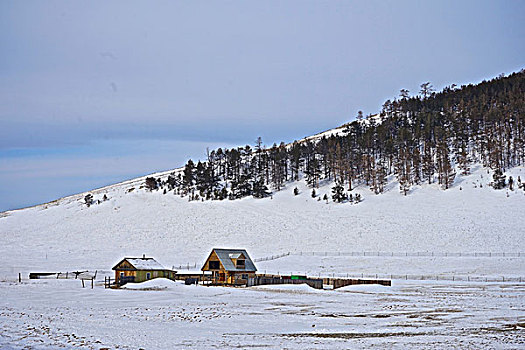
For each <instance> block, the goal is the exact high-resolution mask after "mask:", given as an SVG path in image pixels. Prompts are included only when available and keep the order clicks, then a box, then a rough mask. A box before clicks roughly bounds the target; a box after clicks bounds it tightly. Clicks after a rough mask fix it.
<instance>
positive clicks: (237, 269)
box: [201, 248, 257, 284]
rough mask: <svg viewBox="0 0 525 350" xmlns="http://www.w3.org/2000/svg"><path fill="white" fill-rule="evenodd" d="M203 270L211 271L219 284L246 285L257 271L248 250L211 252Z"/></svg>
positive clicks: (217, 250)
mask: <svg viewBox="0 0 525 350" xmlns="http://www.w3.org/2000/svg"><path fill="white" fill-rule="evenodd" d="M201 270H202V271H211V273H212V280H213V282H214V283H217V284H246V283H247V282H248V278H250V277H255V272H256V271H257V269H256V268H255V265H254V263H253V261H252V259H251V258H250V256H249V255H248V253H247V252H246V250H244V249H218V248H214V249H213V250H212V251H211V253H210V255H209V256H208V259H206V262H205V263H204V266H203V267H202V269H201Z"/></svg>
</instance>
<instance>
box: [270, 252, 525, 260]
mask: <svg viewBox="0 0 525 350" xmlns="http://www.w3.org/2000/svg"><path fill="white" fill-rule="evenodd" d="M291 254H292V255H304V256H358V257H359V256H365V257H366V256H370V257H374V256H380V257H445V258H447V257H449V258H524V257H525V253H523V252H514V253H506V252H380V251H377V252H373V251H363V252H293V253H291ZM286 255H290V253H287V254H286ZM286 255H283V256H286ZM261 261H263V260H261Z"/></svg>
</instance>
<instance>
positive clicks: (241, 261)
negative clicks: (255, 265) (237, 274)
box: [237, 260, 246, 269]
mask: <svg viewBox="0 0 525 350" xmlns="http://www.w3.org/2000/svg"><path fill="white" fill-rule="evenodd" d="M245 266H246V265H245V262H244V260H237V268H239V269H244V267H245Z"/></svg>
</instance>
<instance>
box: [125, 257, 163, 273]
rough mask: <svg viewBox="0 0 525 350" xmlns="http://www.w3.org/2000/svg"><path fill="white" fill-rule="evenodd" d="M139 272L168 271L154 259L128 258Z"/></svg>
mask: <svg viewBox="0 0 525 350" xmlns="http://www.w3.org/2000/svg"><path fill="white" fill-rule="evenodd" d="M126 260H127V261H128V262H129V263H130V264H131V265H133V266H134V267H135V268H136V269H137V270H166V268H165V267H164V266H162V265H161V264H159V263H158V262H157V261H156V260H155V259H153V258H126Z"/></svg>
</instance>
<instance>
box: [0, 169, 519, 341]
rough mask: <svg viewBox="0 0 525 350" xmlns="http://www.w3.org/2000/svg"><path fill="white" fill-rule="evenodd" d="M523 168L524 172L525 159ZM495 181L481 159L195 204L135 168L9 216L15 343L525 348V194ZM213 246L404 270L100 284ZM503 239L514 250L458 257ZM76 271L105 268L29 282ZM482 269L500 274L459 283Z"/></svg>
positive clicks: (329, 268)
mask: <svg viewBox="0 0 525 350" xmlns="http://www.w3.org/2000/svg"><path fill="white" fill-rule="evenodd" d="M510 173H512V174H513V176H514V178H515V179H516V178H517V176H518V175H520V176H521V178H522V179H525V171H524V170H523V168H516V169H512V170H511V172H510ZM507 174H509V173H507ZM489 181H490V174H487V173H486V171H485V170H482V169H480V168H474V173H473V175H471V176H468V177H458V178H457V180H456V183H455V185H454V187H453V188H451V189H450V190H447V191H442V190H439V189H437V187H436V186H435V185H431V186H422V187H416V188H414V189H412V191H411V193H410V194H409V195H408V196H406V197H405V196H402V195H400V194H399V193H398V190H397V186H396V185H395V183H391V184H390V187H389V191H388V192H387V193H385V194H383V195H378V196H376V195H373V194H371V193H370V191H369V190H368V189H366V188H364V187H360V188H358V189H356V190H355V191H354V192H359V193H361V194H362V195H363V197H364V201H363V202H361V203H359V204H357V205H352V204H349V203H346V204H335V203H328V204H327V203H325V202H324V201H318V200H317V199H313V198H311V197H310V190H309V189H308V188H306V187H305V186H304V185H303V184H301V183H299V184H297V186H298V187H299V189H300V190H301V193H300V194H299V195H298V196H294V195H293V187H295V185H296V184H292V185H289V186H288V188H286V189H285V190H284V191H282V192H279V193H277V194H275V195H274V196H273V198H267V199H262V200H256V199H252V198H246V199H243V200H237V201H223V202H188V201H187V199H185V198H183V199H181V198H179V197H177V196H174V195H173V194H167V195H163V194H162V193H161V192H155V193H146V192H144V191H143V190H140V189H138V186H137V184H138V182H133V181H130V182H127V183H125V184H122V185H115V186H111V187H110V188H106V189H101V190H98V191H96V192H95V198H96V199H100V198H101V197H102V196H103V194H104V193H106V194H107V196H108V197H109V201H107V202H103V203H102V204H100V205H94V206H92V207H90V208H87V207H86V206H85V205H83V204H82V203H81V201H80V199H81V198H82V197H83V195H77V196H72V197H68V198H65V199H62V200H59V201H56V202H54V203H51V204H47V205H42V206H37V207H33V208H29V209H24V210H19V211H13V212H7V213H1V214H0V235H1V236H0V243H1V245H0V348H7V349H9V348H15V349H18V348H24V347H27V348H33V349H39V348H42V349H47V348H58V347H69V348H79V347H88V348H96V349H100V348H104V347H109V348H117V347H120V348H125V349H126V348H129V349H137V348H140V347H142V348H145V349H170V348H190V347H194V348H213V347H216V348H231V347H238V348H249V347H255V348H257V347H262V348H264V347H269V348H334V349H337V348H369V347H372V346H377V347H379V348H391V347H393V348H396V347H397V348H411V347H412V348H436V347H437V348H446V347H454V346H456V347H461V348H509V349H515V348H520V347H521V348H522V347H524V346H525V344H524V341H525V340H524V336H523V334H524V331H523V325H524V322H525V305H524V304H525V290H524V287H525V283H519V282H518V279H519V278H524V279H525V273H524V271H525V238H524V237H525V221H524V219H523V212H524V209H525V193H524V191H523V190H519V191H518V190H515V191H508V192H507V191H494V190H493V189H491V188H490V187H489V186H487V184H488V182H489ZM480 184H481V185H483V187H480ZM130 187H135V190H134V191H133V192H131V193H127V191H128V189H129V188H130ZM329 191H330V188H329V185H328V184H327V185H325V186H324V187H321V188H320V189H319V191H318V193H320V194H321V196H322V195H323V194H324V193H329ZM212 247H225V248H227V247H231V248H237V247H238V248H246V249H247V250H248V252H249V253H250V254H251V255H252V257H253V258H262V257H266V256H271V255H277V254H280V253H285V252H291V254H290V255H289V256H286V257H283V258H280V259H276V260H271V261H263V262H258V263H256V265H257V267H258V268H259V271H260V272H265V271H266V272H269V273H270V272H272V273H277V272H279V273H300V274H308V275H310V276H318V275H321V276H332V275H335V276H339V277H346V276H347V275H348V276H352V277H359V276H360V275H361V274H363V275H365V276H367V277H373V276H375V275H376V274H378V277H380V278H388V277H389V275H394V283H393V286H392V287H390V288H387V287H378V286H375V287H374V286H361V287H349V288H346V289H344V290H336V291H316V290H313V289H309V288H307V287H306V286H293V287H290V286H285V287H280V288H275V287H264V288H262V287H259V288H249V289H232V288H211V287H209V288H208V287H202V286H198V287H195V286H185V285H181V284H180V283H179V284H170V283H171V282H162V283H161V284H160V285H156V284H155V283H153V285H150V286H146V287H143V286H139V287H136V288H139V290H117V291H115V290H106V289H104V288H103V286H101V280H103V277H104V276H108V275H110V274H111V267H112V266H113V265H114V264H115V263H117V262H118V261H120V260H121V258H122V257H124V256H142V254H147V255H148V256H153V257H155V258H156V259H157V260H158V261H159V262H160V263H161V264H164V265H165V266H167V267H171V266H178V265H181V264H182V265H186V264H190V265H193V264H196V266H197V270H198V269H199V267H200V265H201V264H202V262H203V260H204V259H205V258H206V257H207V255H208V254H209V251H210V249H211V248H212ZM378 251H379V252H382V253H381V255H380V256H373V252H378ZM311 252H318V254H316V255H311ZM323 252H326V254H322V253H323ZM349 252H363V253H364V254H363V255H348V254H347V253H349ZM417 252H421V253H423V256H419V257H418V256H414V254H415V253H417ZM432 252H435V253H436V255H435V256H432V255H431V253H432ZM488 252H491V253H500V254H493V255H491V256H486V255H483V256H461V257H460V256H452V257H451V256H443V254H450V253H463V254H465V253H472V254H474V253H488ZM309 253H310V254H309ZM389 253H391V255H390V256H389ZM502 253H506V254H507V255H505V256H503V255H502ZM403 254H406V255H405V256H403ZM392 255H393V256H392ZM77 270H90V271H94V270H98V274H97V280H98V284H97V286H96V287H95V289H93V290H91V289H88V288H85V289H82V288H81V283H80V281H78V280H56V279H49V280H38V281H28V280H27V274H28V273H29V272H41V271H49V272H65V271H77ZM18 273H22V276H23V277H24V278H25V279H26V280H24V281H23V282H22V283H21V284H19V283H17V282H16V280H17V277H18ZM396 275H397V276H396ZM403 275H405V276H406V275H412V276H410V278H417V276H418V275H419V276H426V277H429V278H426V279H431V280H424V281H423V280H410V278H408V280H406V279H403V278H401V276H403ZM450 277H453V278H454V279H455V281H444V280H443V279H450ZM470 277H472V278H473V279H474V280H476V281H482V280H483V279H486V280H488V281H489V282H487V283H485V282H467V281H457V279H464V278H470ZM474 277H475V278H474ZM476 278H477V279H476ZM509 278H510V279H513V281H515V282H503V281H504V280H505V281H507V280H508V279H509ZM490 281H498V282H490ZM159 283H160V282H159ZM133 288H135V287H132V286H130V289H133Z"/></svg>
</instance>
